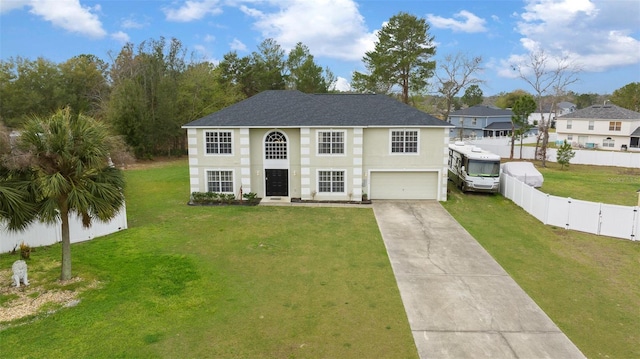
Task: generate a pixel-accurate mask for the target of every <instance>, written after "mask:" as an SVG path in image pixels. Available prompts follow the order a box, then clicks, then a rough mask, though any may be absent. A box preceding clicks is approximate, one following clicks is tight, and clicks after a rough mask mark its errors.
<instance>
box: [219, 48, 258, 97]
mask: <svg viewBox="0 0 640 359" xmlns="http://www.w3.org/2000/svg"><path fill="white" fill-rule="evenodd" d="M218 68H219V69H220V77H219V78H218V81H219V82H220V83H221V84H223V85H224V86H228V87H235V88H237V89H238V90H239V91H240V92H242V93H243V95H244V97H245V98H247V97H251V96H253V95H255V94H257V93H258V92H259V90H258V88H257V84H256V82H255V81H254V79H253V69H252V67H251V58H250V57H249V56H245V57H239V56H238V53H237V52H235V51H232V52H229V53H227V54H225V55H224V56H223V57H222V61H220V63H219V64H218Z"/></svg>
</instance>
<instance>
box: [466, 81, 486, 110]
mask: <svg viewBox="0 0 640 359" xmlns="http://www.w3.org/2000/svg"><path fill="white" fill-rule="evenodd" d="M482 100H483V93H482V89H481V88H480V86H478V85H471V86H469V87H467V89H466V90H465V91H464V95H463V96H462V103H464V104H465V105H467V106H469V107H472V106H475V105H479V104H481V103H482Z"/></svg>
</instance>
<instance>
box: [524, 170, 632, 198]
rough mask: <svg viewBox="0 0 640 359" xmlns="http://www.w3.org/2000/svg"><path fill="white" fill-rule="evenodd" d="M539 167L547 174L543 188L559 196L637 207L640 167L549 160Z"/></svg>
mask: <svg viewBox="0 0 640 359" xmlns="http://www.w3.org/2000/svg"><path fill="white" fill-rule="evenodd" d="M535 163H536V166H537V168H538V170H539V171H540V173H542V175H543V177H544V183H543V185H542V187H541V188H540V191H542V192H544V193H548V194H551V195H554V196H559V197H571V198H574V199H580V200H584V201H592V202H600V203H608V204H618V205H622V206H636V205H637V204H638V193H636V191H638V189H640V169H638V168H623V167H606V166H587V165H574V164H572V165H570V166H569V168H566V167H565V169H561V167H560V165H559V164H557V163H553V162H547V167H546V168H545V167H541V166H540V161H535Z"/></svg>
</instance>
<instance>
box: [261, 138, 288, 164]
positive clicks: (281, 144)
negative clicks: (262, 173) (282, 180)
mask: <svg viewBox="0 0 640 359" xmlns="http://www.w3.org/2000/svg"><path fill="white" fill-rule="evenodd" d="M264 158H265V159H267V160H286V159H287V138H286V137H285V135H284V134H283V133H282V132H280V131H273V132H271V133H269V134H268V135H267V137H266V138H265V140H264Z"/></svg>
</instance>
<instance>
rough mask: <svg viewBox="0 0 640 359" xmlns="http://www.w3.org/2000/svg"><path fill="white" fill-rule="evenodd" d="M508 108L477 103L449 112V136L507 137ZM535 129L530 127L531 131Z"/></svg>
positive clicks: (461, 137)
mask: <svg viewBox="0 0 640 359" xmlns="http://www.w3.org/2000/svg"><path fill="white" fill-rule="evenodd" d="M512 115H513V112H512V111H511V110H509V109H506V110H505V109H501V108H498V107H493V106H487V105H477V106H472V107H468V108H464V109H462V110H458V111H454V112H451V113H450V114H449V119H448V122H449V123H451V124H452V125H453V126H455V127H454V128H452V129H450V130H449V137H450V138H456V139H465V138H471V139H474V138H483V137H509V136H511V131H512V129H513V127H512V125H511V116H512ZM533 131H535V129H532V132H533Z"/></svg>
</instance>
